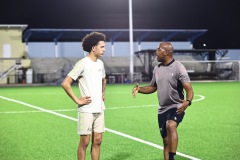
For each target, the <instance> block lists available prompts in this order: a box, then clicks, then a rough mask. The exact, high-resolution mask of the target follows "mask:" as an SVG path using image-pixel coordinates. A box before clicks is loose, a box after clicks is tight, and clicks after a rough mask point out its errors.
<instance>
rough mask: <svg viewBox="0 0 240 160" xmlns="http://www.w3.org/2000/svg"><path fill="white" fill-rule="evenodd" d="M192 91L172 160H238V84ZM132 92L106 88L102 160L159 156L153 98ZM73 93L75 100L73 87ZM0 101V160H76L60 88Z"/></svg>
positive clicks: (70, 110)
mask: <svg viewBox="0 0 240 160" xmlns="http://www.w3.org/2000/svg"><path fill="white" fill-rule="evenodd" d="M143 85H146V84H140V86H143ZM192 85H193V89H194V92H195V96H194V101H193V104H192V105H191V106H190V107H189V108H188V109H187V110H186V115H185V117H184V120H183V122H182V123H181V124H180V125H179V127H178V134H179V145H178V152H179V153H181V154H183V155H177V157H176V159H178V160H185V159H189V158H186V156H191V157H194V158H196V159H203V160H215V159H216V160H220V159H222V160H225V159H226V160H227V159H240V156H239V152H238V149H239V148H240V121H239V120H238V119H239V117H240V110H239V107H240V102H239V98H240V83H239V82H214V83H213V82H205V83H197V82H193V84H192ZM133 86H134V84H124V85H123V84H118V85H117V84H111V85H110V84H109V85H107V90H106V101H105V105H106V111H105V120H106V132H105V133H104V134H103V143H102V147H101V159H102V160H158V159H163V154H162V150H161V149H159V148H156V147H153V146H152V145H156V146H158V147H159V146H160V147H161V146H162V140H161V137H160V134H159V129H158V124H157V106H158V101H157V95H156V93H154V94H150V95H141V94H138V95H137V97H136V98H133V97H132V95H131V90H132V88H133ZM73 87H74V92H75V93H76V94H77V95H79V91H78V88H77V86H73ZM0 96H1V97H0V159H1V160H18V159H23V160H75V159H77V158H76V153H77V147H78V142H79V136H78V135H77V134H76V118H77V113H76V105H75V104H74V103H73V102H72V101H71V99H70V98H69V97H68V96H67V95H66V93H65V92H64V90H63V89H62V88H61V87H60V86H42V87H11V88H10V87H5V88H4V87H2V88H1V89H0ZM4 98H9V99H4ZM20 103H22V104H20ZM39 109H45V110H42V111H40V110H39ZM49 112H50V113H49ZM53 113H54V114H53ZM55 113H56V114H55ZM58 113H59V115H58ZM63 116H66V117H63ZM112 131H117V133H120V134H123V135H119V134H116V133H113V132H112ZM128 136H132V137H133V138H131V137H130V138H129V137H128ZM134 138H135V140H133V139H134ZM139 140H142V141H143V143H142V142H139ZM146 142H147V143H149V144H150V145H149V144H146ZM87 159H90V146H89V147H88V151H87Z"/></svg>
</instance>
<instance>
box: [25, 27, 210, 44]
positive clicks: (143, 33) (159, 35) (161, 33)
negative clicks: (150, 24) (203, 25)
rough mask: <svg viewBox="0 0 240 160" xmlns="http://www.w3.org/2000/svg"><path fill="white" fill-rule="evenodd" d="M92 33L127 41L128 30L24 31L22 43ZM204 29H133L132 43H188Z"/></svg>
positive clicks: (75, 39)
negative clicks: (95, 32)
mask: <svg viewBox="0 0 240 160" xmlns="http://www.w3.org/2000/svg"><path fill="white" fill-rule="evenodd" d="M93 31H97V32H102V33H104V34H105V35H106V36H107V41H109V42H115V41H129V29H26V30H25V31H24V32H23V36H22V38H23V42H80V41H82V38H83V37H84V36H85V35H86V34H88V33H90V32H93ZM206 32H207V30H206V29H190V30H189V29H188V30H186V29H184V30H182V29H133V41H135V42H142V41H190V42H194V41H195V39H197V38H198V37H200V36H201V35H203V34H204V33H206Z"/></svg>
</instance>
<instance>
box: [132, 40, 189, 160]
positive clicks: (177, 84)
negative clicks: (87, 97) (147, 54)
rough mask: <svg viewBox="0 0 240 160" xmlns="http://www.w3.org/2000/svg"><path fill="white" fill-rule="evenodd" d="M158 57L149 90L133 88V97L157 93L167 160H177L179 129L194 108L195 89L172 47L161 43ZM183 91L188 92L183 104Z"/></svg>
mask: <svg viewBox="0 0 240 160" xmlns="http://www.w3.org/2000/svg"><path fill="white" fill-rule="evenodd" d="M156 56H157V60H158V62H161V63H160V64H158V65H156V66H155V67H154V70H153V77H152V81H151V83H150V84H149V85H148V86H144V87H139V86H138V84H137V85H136V86H134V88H133V90H132V94H133V96H134V97H135V96H136V94H137V93H142V94H150V93H154V92H155V91H157V93H158V101H159V109H158V124H159V129H160V133H161V136H162V139H163V144H164V151H163V152H164V159H165V160H174V159H175V155H176V151H177V145H178V134H177V126H178V124H179V123H180V122H181V121H182V119H183V117H184V114H185V112H184V111H185V110H186V109H187V107H188V106H190V105H191V101H192V99H193V89H192V85H191V83H190V78H189V76H188V73H187V71H186V69H185V67H184V66H183V65H182V64H181V63H180V62H178V61H175V60H174V59H173V46H172V44H171V43H169V42H163V43H160V45H159V46H158V48H157V51H156ZM183 88H184V90H185V91H186V99H185V100H184V92H183Z"/></svg>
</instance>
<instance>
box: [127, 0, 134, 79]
mask: <svg viewBox="0 0 240 160" xmlns="http://www.w3.org/2000/svg"><path fill="white" fill-rule="evenodd" d="M128 2H129V42H130V79H131V82H132V81H133V73H134V67H133V18H132V17H133V16H132V0H128Z"/></svg>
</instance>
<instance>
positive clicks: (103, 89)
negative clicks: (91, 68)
mask: <svg viewBox="0 0 240 160" xmlns="http://www.w3.org/2000/svg"><path fill="white" fill-rule="evenodd" d="M106 83H107V81H106V79H105V78H103V79H102V93H103V94H104V93H105V90H106Z"/></svg>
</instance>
